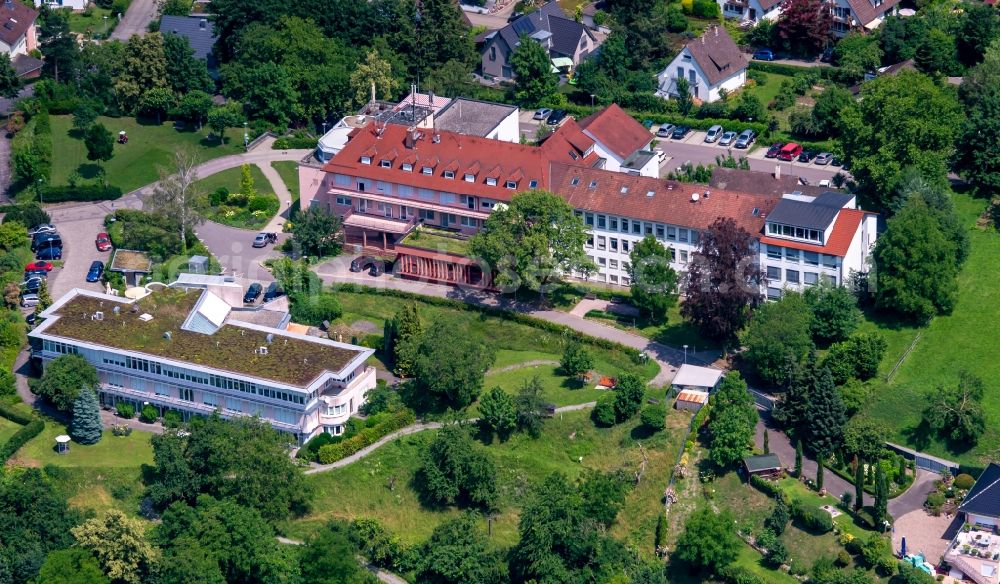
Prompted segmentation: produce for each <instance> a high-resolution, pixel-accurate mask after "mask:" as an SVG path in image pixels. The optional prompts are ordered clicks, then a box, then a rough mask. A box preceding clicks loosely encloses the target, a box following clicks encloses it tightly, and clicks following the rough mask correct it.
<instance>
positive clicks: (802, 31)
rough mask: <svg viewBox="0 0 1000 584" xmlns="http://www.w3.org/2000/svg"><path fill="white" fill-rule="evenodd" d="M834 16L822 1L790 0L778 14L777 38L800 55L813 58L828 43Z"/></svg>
mask: <svg viewBox="0 0 1000 584" xmlns="http://www.w3.org/2000/svg"><path fill="white" fill-rule="evenodd" d="M832 24H833V15H832V14H831V12H830V8H829V6H827V5H826V4H825V3H824V2H822V1H821V0H791V1H790V2H788V3H787V4H786V5H785V7H784V9H783V10H782V11H781V16H779V17H778V22H777V24H776V28H777V36H778V38H779V39H781V41H782V42H783V43H784V44H785V46H786V47H788V48H789V49H791V50H792V51H793V52H795V53H797V54H800V55H813V54H816V53H818V52H819V51H821V50H823V47H825V46H826V45H827V43H829V42H830V27H831V25H832Z"/></svg>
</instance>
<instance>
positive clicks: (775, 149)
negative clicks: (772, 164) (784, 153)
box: [764, 142, 785, 158]
mask: <svg viewBox="0 0 1000 584" xmlns="http://www.w3.org/2000/svg"><path fill="white" fill-rule="evenodd" d="M784 146H785V145H784V144H783V143H781V142H775V143H774V144H771V147H770V148H768V149H767V154H765V155H764V157H765V158H777V157H778V153H779V152H781V149H782V148H783V147H784Z"/></svg>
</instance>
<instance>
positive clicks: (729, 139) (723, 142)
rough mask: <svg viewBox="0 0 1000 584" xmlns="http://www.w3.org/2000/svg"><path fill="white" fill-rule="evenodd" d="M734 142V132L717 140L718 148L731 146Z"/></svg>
mask: <svg viewBox="0 0 1000 584" xmlns="http://www.w3.org/2000/svg"><path fill="white" fill-rule="evenodd" d="M735 140H736V132H731V131H730V132H726V133H724V134H723V135H722V137H721V138H719V146H732V144H733V142H734V141H735Z"/></svg>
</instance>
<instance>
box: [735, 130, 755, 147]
mask: <svg viewBox="0 0 1000 584" xmlns="http://www.w3.org/2000/svg"><path fill="white" fill-rule="evenodd" d="M756 138H757V135H756V134H754V132H753V130H743V131H742V132H740V135H739V136H738V137H737V138H736V143H735V144H733V146H735V147H736V148H744V149H745V148H749V147H750V145H751V144H753V141H754V139H756Z"/></svg>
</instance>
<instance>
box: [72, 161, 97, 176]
mask: <svg viewBox="0 0 1000 584" xmlns="http://www.w3.org/2000/svg"><path fill="white" fill-rule="evenodd" d="M76 172H77V174H79V175H80V177H81V178H84V179H87V180H91V179H96V178H98V177H99V176H101V167H100V166H99V165H97V164H96V163H93V162H84V163H83V164H81V165H80V166H78V167H76Z"/></svg>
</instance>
